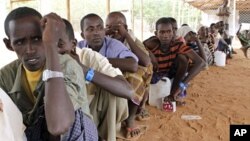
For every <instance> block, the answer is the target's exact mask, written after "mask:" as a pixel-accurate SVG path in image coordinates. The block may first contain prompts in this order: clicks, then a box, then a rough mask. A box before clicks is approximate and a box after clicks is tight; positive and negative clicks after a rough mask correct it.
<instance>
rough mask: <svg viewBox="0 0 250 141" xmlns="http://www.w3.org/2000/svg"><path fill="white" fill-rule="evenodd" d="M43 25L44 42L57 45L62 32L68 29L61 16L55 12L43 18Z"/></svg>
mask: <svg viewBox="0 0 250 141" xmlns="http://www.w3.org/2000/svg"><path fill="white" fill-rule="evenodd" d="M41 27H42V30H43V34H42V39H43V42H45V43H52V44H55V46H56V47H57V44H58V42H59V39H60V38H61V35H62V33H63V32H65V30H66V29H65V24H64V22H63V20H62V19H61V17H60V16H58V15H57V14H55V13H50V14H48V15H46V16H44V17H43V18H42V19H41ZM45 47H46V46H45Z"/></svg>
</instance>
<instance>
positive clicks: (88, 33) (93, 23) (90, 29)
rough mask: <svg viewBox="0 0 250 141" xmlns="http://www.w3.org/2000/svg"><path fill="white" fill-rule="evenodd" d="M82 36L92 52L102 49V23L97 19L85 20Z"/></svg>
mask: <svg viewBox="0 0 250 141" xmlns="http://www.w3.org/2000/svg"><path fill="white" fill-rule="evenodd" d="M83 36H84V38H85V39H86V40H87V42H88V45H89V46H90V47H91V48H93V49H94V50H99V49H100V48H101V47H102V44H103V41H104V37H105V30H104V27H103V21H102V20H101V19H100V18H99V17H91V18H88V19H85V20H84V27H83Z"/></svg>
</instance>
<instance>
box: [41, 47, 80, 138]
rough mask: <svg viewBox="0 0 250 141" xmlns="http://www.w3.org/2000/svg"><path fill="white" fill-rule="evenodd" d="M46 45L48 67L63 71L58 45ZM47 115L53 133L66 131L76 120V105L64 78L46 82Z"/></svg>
mask: <svg viewBox="0 0 250 141" xmlns="http://www.w3.org/2000/svg"><path fill="white" fill-rule="evenodd" d="M44 45H45V46H46V69H48V70H52V71H58V72H62V70H61V68H60V64H59V57H58V54H57V50H56V47H55V46H53V45H51V44H46V43H44ZM45 116H46V121H47V126H48V130H49V131H50V133H51V134H53V135H60V134H63V133H65V132H66V131H67V130H68V129H69V128H70V126H71V125H72V124H73V122H74V119H75V116H74V107H73V104H72V102H71V100H70V98H69V95H68V94H67V91H66V86H65V83H64V79H63V78H51V79H49V80H48V81H46V82H45Z"/></svg>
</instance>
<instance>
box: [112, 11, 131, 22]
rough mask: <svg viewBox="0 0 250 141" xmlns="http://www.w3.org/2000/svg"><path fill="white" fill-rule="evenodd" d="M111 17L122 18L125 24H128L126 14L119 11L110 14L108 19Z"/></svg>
mask: <svg viewBox="0 0 250 141" xmlns="http://www.w3.org/2000/svg"><path fill="white" fill-rule="evenodd" d="M110 16H113V17H115V18H122V20H123V22H124V24H127V20H126V17H125V15H124V14H122V12H119V11H114V12H110V13H109V14H108V17H110Z"/></svg>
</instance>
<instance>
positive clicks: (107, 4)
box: [106, 0, 110, 15]
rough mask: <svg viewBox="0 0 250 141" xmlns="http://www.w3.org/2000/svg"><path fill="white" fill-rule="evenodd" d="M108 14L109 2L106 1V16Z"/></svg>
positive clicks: (108, 0)
mask: <svg viewBox="0 0 250 141" xmlns="http://www.w3.org/2000/svg"><path fill="white" fill-rule="evenodd" d="M109 13H110V0H106V15H108V14H109Z"/></svg>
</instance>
